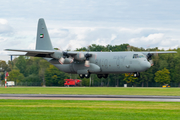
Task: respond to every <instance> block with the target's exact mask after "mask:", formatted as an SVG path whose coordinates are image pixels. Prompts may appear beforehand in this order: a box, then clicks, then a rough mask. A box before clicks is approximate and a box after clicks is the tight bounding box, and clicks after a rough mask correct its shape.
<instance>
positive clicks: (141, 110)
mask: <svg viewBox="0 0 180 120" xmlns="http://www.w3.org/2000/svg"><path fill="white" fill-rule="evenodd" d="M0 110H1V112H0V119H1V120H3V119H8V120H32V119H33V120H41V119H42V120H47V119H51V120H53V119H61V120H66V119H68V120H73V119H74V120H76V119H77V120H120V119H121V120H152V119H154V120H169V119H171V120H179V119H180V116H179V113H180V102H137V101H76V100H0Z"/></svg>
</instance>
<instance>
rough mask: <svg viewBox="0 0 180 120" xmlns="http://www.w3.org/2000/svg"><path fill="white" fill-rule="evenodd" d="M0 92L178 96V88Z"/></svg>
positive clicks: (16, 90) (18, 89)
mask: <svg viewBox="0 0 180 120" xmlns="http://www.w3.org/2000/svg"><path fill="white" fill-rule="evenodd" d="M0 94H79V95H83V94H86V95H162V96H180V88H135V87H134V88H122V87H8V88H4V87H0Z"/></svg>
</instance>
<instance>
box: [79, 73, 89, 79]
mask: <svg viewBox="0 0 180 120" xmlns="http://www.w3.org/2000/svg"><path fill="white" fill-rule="evenodd" d="M90 75H91V74H90V73H87V74H79V77H80V78H84V77H85V78H89V77H90Z"/></svg>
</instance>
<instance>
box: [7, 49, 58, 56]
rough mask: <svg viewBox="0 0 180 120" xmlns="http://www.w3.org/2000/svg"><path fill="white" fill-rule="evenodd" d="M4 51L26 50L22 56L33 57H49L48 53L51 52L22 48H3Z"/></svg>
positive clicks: (51, 52)
mask: <svg viewBox="0 0 180 120" xmlns="http://www.w3.org/2000/svg"><path fill="white" fill-rule="evenodd" d="M5 50H6V51H17V52H26V54H25V55H24V56H34V57H50V54H53V53H54V52H55V51H53V50H22V49H5ZM19 56H21V55H19Z"/></svg>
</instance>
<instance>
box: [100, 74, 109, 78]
mask: <svg viewBox="0 0 180 120" xmlns="http://www.w3.org/2000/svg"><path fill="white" fill-rule="evenodd" d="M97 77H98V78H102V77H103V78H107V77H108V74H97Z"/></svg>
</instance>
